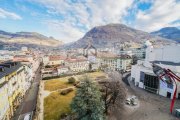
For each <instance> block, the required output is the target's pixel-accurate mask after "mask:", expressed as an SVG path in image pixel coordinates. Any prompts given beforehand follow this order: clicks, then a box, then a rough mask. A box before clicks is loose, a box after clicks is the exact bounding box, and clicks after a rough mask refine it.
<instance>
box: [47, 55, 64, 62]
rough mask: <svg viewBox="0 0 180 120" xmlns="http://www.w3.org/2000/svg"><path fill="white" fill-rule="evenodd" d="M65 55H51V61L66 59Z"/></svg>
mask: <svg viewBox="0 0 180 120" xmlns="http://www.w3.org/2000/svg"><path fill="white" fill-rule="evenodd" d="M65 59H66V57H65V56H60V55H51V56H49V60H50V61H57V60H65Z"/></svg>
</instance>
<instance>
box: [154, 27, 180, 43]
mask: <svg viewBox="0 0 180 120" xmlns="http://www.w3.org/2000/svg"><path fill="white" fill-rule="evenodd" d="M151 34H152V35H157V36H161V37H163V38H167V39H171V40H174V41H176V42H180V29H178V28H176V27H164V28H161V29H160V30H158V31H154V32H151Z"/></svg>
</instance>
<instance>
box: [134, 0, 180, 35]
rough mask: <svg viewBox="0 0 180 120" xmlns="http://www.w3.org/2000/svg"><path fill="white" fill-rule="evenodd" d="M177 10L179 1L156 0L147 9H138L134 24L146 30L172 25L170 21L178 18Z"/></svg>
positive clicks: (179, 15)
mask: <svg viewBox="0 0 180 120" xmlns="http://www.w3.org/2000/svg"><path fill="white" fill-rule="evenodd" d="M178 11H180V2H177V1H176V0H166V1H164V0H156V1H154V3H153V5H152V7H151V8H150V9H149V10H147V11H142V10H139V11H138V13H137V15H136V21H135V26H136V28H138V29H141V30H144V31H148V32H151V31H155V30H158V29H160V28H163V27H167V26H174V25H173V24H171V23H172V22H174V21H177V20H180V14H179V12H178Z"/></svg>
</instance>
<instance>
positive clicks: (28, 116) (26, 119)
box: [24, 113, 32, 120]
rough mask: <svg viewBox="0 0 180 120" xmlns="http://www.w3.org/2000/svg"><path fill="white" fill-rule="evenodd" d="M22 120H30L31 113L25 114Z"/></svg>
mask: <svg viewBox="0 0 180 120" xmlns="http://www.w3.org/2000/svg"><path fill="white" fill-rule="evenodd" d="M24 120H32V113H27V114H26V115H25V117H24Z"/></svg>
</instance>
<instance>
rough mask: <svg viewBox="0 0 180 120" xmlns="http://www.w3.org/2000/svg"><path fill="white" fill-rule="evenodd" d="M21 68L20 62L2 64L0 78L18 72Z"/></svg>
mask: <svg viewBox="0 0 180 120" xmlns="http://www.w3.org/2000/svg"><path fill="white" fill-rule="evenodd" d="M8 66H9V67H8ZM21 66H22V65H21V63H20V62H6V63H3V64H0V69H3V70H1V71H0V78H2V77H4V76H6V75H9V74H11V73H12V72H14V71H16V70H18V69H19V68H20V67H21Z"/></svg>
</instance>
